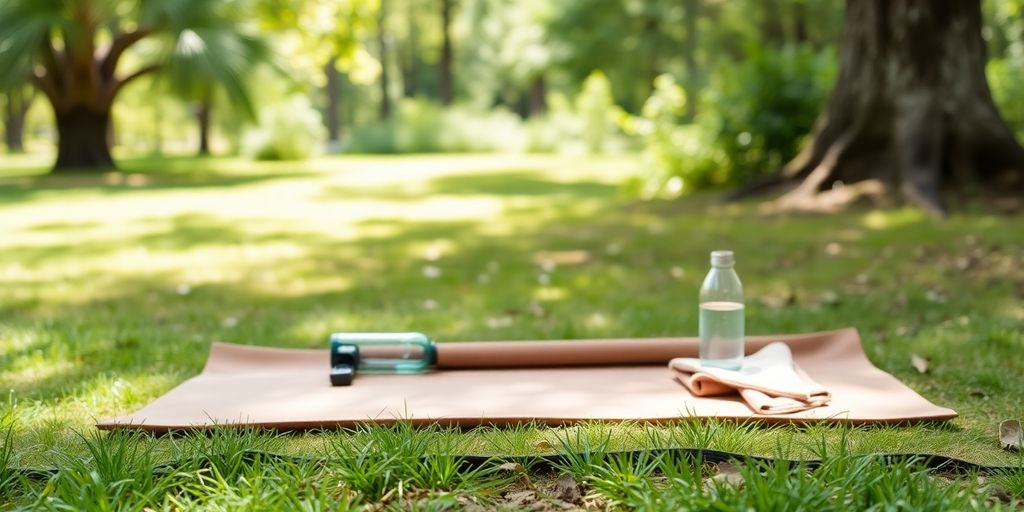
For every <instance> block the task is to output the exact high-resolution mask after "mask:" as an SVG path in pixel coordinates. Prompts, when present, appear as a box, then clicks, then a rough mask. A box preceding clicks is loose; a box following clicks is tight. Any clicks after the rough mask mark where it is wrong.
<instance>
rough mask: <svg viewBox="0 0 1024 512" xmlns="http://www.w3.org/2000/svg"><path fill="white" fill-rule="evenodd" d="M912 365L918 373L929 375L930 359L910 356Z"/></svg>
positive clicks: (914, 355) (915, 355)
mask: <svg viewBox="0 0 1024 512" xmlns="http://www.w3.org/2000/svg"><path fill="white" fill-rule="evenodd" d="M910 364H912V365H914V368H916V369H917V372H918V373H928V359H927V358H925V357H921V356H919V355H917V354H910Z"/></svg>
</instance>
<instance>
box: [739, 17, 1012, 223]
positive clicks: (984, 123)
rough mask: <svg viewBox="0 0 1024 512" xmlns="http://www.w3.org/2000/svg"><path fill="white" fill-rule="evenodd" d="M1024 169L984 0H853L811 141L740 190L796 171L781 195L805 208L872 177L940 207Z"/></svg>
mask: <svg viewBox="0 0 1024 512" xmlns="http://www.w3.org/2000/svg"><path fill="white" fill-rule="evenodd" d="M1022 171H1024V149H1022V148H1021V146H1020V145H1019V144H1018V143H1017V141H1016V139H1015V138H1014V136H1013V133H1012V132H1011V131H1010V129H1009V128H1008V127H1007V126H1006V124H1005V123H1004V122H1003V120H1002V118H1001V117H1000V115H999V112H998V111H997V110H996V106H995V103H994V102H993V100H992V94H991V92H990V90H989V87H988V82H987V81H986V79H985V42H984V40H983V39H982V37H981V5H980V0H960V1H957V2H932V1H930V0H848V1H847V3H846V13H845V18H844V27H843V36H842V42H841V46H840V56H839V74H838V76H837V80H836V85H835V88H834V90H833V92H832V96H831V98H830V99H829V103H828V105H827V106H826V108H825V111H824V112H823V113H822V115H821V117H820V118H819V119H818V122H817V124H816V126H815V129H814V131H813V132H812V134H811V140H810V142H809V143H808V144H807V146H806V147H805V148H804V149H803V151H802V152H801V153H800V154H799V155H797V157H796V158H794V159H793V161H791V162H789V163H788V164H787V165H786V166H785V167H784V168H783V169H782V170H781V172H780V173H779V174H777V175H775V176H773V177H771V178H769V179H767V180H765V181H763V182H761V183H754V184H752V185H750V186H748V187H747V188H746V189H744V190H742V191H741V192H740V194H739V195H745V194H746V193H747V192H753V191H757V190H759V189H762V188H764V187H767V186H772V185H776V184H779V183H784V182H787V181H796V182H799V186H797V187H796V188H795V189H793V190H791V191H790V192H789V193H787V194H786V195H785V196H783V197H782V198H781V203H782V204H783V205H790V206H794V207H797V208H799V207H801V206H800V205H802V204H813V202H814V199H822V197H823V196H828V195H829V194H833V193H835V192H837V191H841V190H842V189H843V188H844V187H846V186H849V185H851V184H856V183H874V184H877V185H879V188H881V189H883V190H885V191H888V192H890V193H894V194H895V193H898V194H899V195H901V196H902V197H903V198H905V199H907V200H909V201H911V202H913V203H915V204H917V205H918V206H920V207H921V208H923V209H924V210H926V211H927V212H929V213H931V214H933V215H935V216H942V215H944V214H945V213H946V211H947V206H946V204H945V202H944V200H943V199H944V198H943V192H944V191H946V190H949V191H962V190H964V188H965V185H970V184H976V185H981V186H983V187H986V186H987V187H989V188H990V189H993V190H999V191H1003V192H1005V191H1008V190H1019V189H1021V188H1024V179H1022V178H1024V176H1022ZM968 188H969V187H968Z"/></svg>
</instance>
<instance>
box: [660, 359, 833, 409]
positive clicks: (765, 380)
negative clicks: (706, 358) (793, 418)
mask: <svg viewBox="0 0 1024 512" xmlns="http://www.w3.org/2000/svg"><path fill="white" fill-rule="evenodd" d="M668 366H669V368H671V369H672V370H674V371H675V373H676V378H677V379H678V380H679V382H681V383H682V384H683V385H684V386H686V388H687V389H689V390H690V392H691V393H693V394H694V395H695V396H716V395H725V394H729V393H736V392H739V394H740V396H741V397H743V400H744V401H745V402H746V403H747V406H749V407H750V409H751V410H753V411H754V412H755V413H757V414H788V413H793V412H799V411H805V410H807V409H813V408H815V407H821V406H823V405H826V404H828V402H829V401H830V400H831V399H832V395H831V393H829V391H828V390H826V389H825V388H823V387H821V386H820V385H819V384H818V383H816V382H814V381H813V380H811V378H810V377H808V376H807V374H806V373H804V371H803V370H801V369H800V367H799V366H797V365H796V363H794V362H793V354H792V353H791V352H790V350H789V347H788V346H787V345H786V344H785V343H782V342H774V343H770V344H768V345H766V346H765V347H764V348H762V349H761V350H759V351H757V352H755V353H754V354H751V355H749V356H747V357H745V358H743V366H742V367H741V368H740V369H739V370H725V369H722V368H715V367H711V366H704V365H701V363H700V359H694V358H688V357H677V358H675V359H673V360H671V361H670V362H669V363H668Z"/></svg>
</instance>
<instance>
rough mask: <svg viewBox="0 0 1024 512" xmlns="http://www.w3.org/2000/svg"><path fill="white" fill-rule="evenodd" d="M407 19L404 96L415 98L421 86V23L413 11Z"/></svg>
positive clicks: (402, 69)
mask: <svg viewBox="0 0 1024 512" xmlns="http://www.w3.org/2000/svg"><path fill="white" fill-rule="evenodd" d="M406 19H408V20H409V39H408V40H407V41H406V43H405V44H404V45H402V56H401V66H400V69H401V73H402V96H404V97H406V98H415V97H416V94H417V93H418V92H419V87H420V57H419V55H420V54H419V39H420V36H419V24H418V23H416V17H415V16H413V15H412V13H410V14H408V15H406Z"/></svg>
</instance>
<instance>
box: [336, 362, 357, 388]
mask: <svg viewBox="0 0 1024 512" xmlns="http://www.w3.org/2000/svg"><path fill="white" fill-rule="evenodd" d="M355 374H356V372H355V370H354V369H353V367H352V366H350V365H347V364H339V365H335V366H332V367H331V385H332V386H351V385H352V378H353V377H355Z"/></svg>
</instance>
